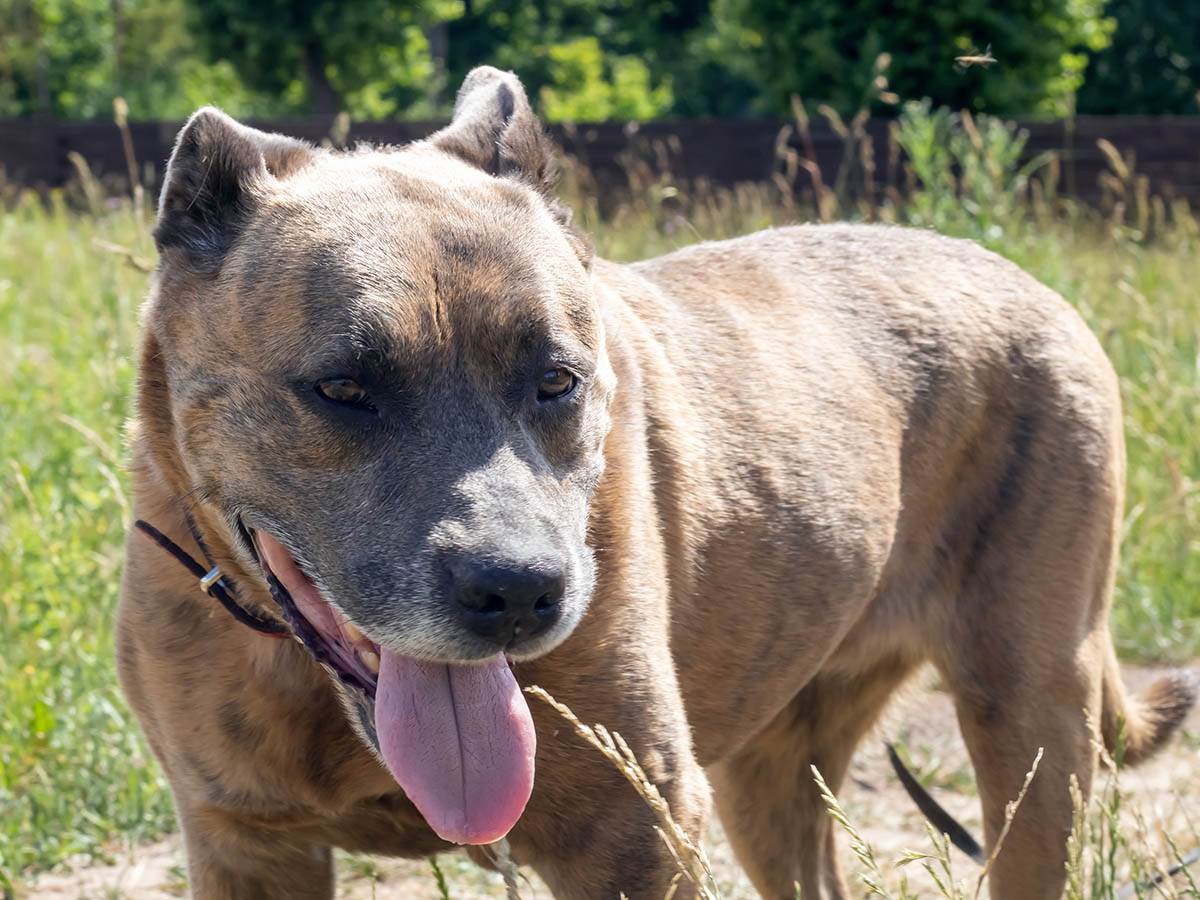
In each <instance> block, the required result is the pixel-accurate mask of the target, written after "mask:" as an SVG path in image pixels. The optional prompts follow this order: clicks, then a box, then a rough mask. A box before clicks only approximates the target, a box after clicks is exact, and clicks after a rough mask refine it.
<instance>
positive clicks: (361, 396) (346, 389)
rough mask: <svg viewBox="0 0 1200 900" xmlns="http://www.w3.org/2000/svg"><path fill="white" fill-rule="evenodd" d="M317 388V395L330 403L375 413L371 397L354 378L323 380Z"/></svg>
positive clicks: (318, 383)
mask: <svg viewBox="0 0 1200 900" xmlns="http://www.w3.org/2000/svg"><path fill="white" fill-rule="evenodd" d="M315 387H316V391H317V393H318V394H320V395H321V396H322V397H324V398H325V399H326V400H328V401H329V402H330V403H337V404H338V405H339V406H350V407H353V408H354V409H362V410H366V411H368V412H375V404H374V403H372V402H371V395H370V394H368V393H367V392H366V390H365V389H364V388H363V386H362V385H361V384H359V383H358V382H357V381H355V380H354V379H353V378H322V379H321V380H320V381H318V382H317V383H316V385H315Z"/></svg>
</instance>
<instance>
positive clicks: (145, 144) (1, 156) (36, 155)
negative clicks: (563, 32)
mask: <svg viewBox="0 0 1200 900" xmlns="http://www.w3.org/2000/svg"><path fill="white" fill-rule="evenodd" d="M179 124H180V123H178V122H135V123H132V124H131V126H130V133H131V137H132V139H133V144H134V151H135V154H136V156H137V159H138V161H139V164H140V165H141V166H142V168H143V177H145V174H146V173H148V174H149V175H150V176H151V177H152V178H153V179H157V178H158V177H160V176H161V174H162V171H163V168H164V166H165V164H166V160H167V157H168V156H169V155H170V152H171V145H172V142H173V141H174V137H175V133H176V132H177V131H178V129H179ZM250 124H253V125H255V126H256V127H259V128H264V129H267V130H270V131H278V132H281V133H283V134H290V135H294V136H296V137H302V138H307V139H309V140H312V141H320V140H322V139H324V138H326V137H327V136H328V133H329V129H330V122H329V121H328V120H326V119H314V118H290V119H274V120H270V121H256V122H251V123H250ZM440 124H441V123H438V122H386V121H385V122H359V123H354V124H353V126H352V128H351V131H350V135H349V140H350V141H351V142H357V141H367V142H371V143H383V144H405V143H408V142H410V141H413V140H416V139H419V138H421V137H424V136H425V135H427V134H429V133H430V132H432V131H433V130H435V129H436V128H437V127H438V126H439V125H440ZM785 124H786V123H783V122H778V121H762V120H740V121H739V120H734V121H725V120H710V119H695V120H681V121H662V122H644V123H640V124H637V125H624V124H621V123H602V124H592V125H576V126H556V127H554V128H552V129H551V131H552V133H553V136H554V138H555V139H556V140H557V141H558V143H559V144H560V145H561V146H562V147H563V149H564V150H565V152H566V153H567V154H569V155H570V156H572V157H575V158H577V159H578V160H580V161H581V162H582V163H583V164H584V165H585V166H586V167H587V168H588V169H589V170H590V171H591V172H592V174H593V176H594V177H595V178H596V180H597V182H598V183H599V184H600V185H601V186H603V187H605V188H619V187H621V186H623V185H625V184H626V183H627V172H626V166H627V162H628V159H629V158H630V155H631V154H633V155H634V156H636V157H637V158H638V159H641V160H643V161H644V162H645V163H646V164H648V165H649V166H650V167H651V169H655V168H657V167H658V165H659V164H660V162H663V161H665V162H666V165H667V166H668V168H669V169H670V174H671V176H672V177H676V178H681V179H689V180H690V179H701V178H703V179H707V180H708V181H710V182H713V183H716V184H722V185H734V184H737V183H739V182H747V181H765V180H767V179H769V178H770V177H771V174H772V172H773V171H775V170H776V169H777V168H778V161H777V159H776V153H775V149H776V141H777V138H778V136H779V133H780V129H781V128H783V127H784V126H785ZM1021 127H1023V128H1024V129H1025V130H1027V131H1028V132H1029V141H1028V144H1027V146H1026V157H1027V158H1032V157H1033V156H1035V155H1036V154H1038V153H1041V152H1043V151H1046V150H1054V151H1056V152H1057V153H1058V154H1059V155H1060V158H1061V159H1062V161H1063V165H1064V173H1063V178H1062V179H1061V187H1062V189H1063V190H1066V189H1068V188H1069V187H1070V186H1072V185H1073V186H1074V191H1075V193H1076V195H1077V196H1079V197H1080V198H1081V199H1084V200H1088V201H1095V200H1097V199H1098V198H1099V196H1100V188H1099V184H1098V177H1099V175H1100V173H1101V172H1104V171H1106V170H1107V169H1108V161H1107V159H1106V157H1105V155H1104V154H1103V153H1102V152H1101V151H1100V149H1099V148H1098V147H1097V145H1096V142H1097V140H1098V139H1100V138H1105V139H1107V140H1109V141H1111V142H1112V143H1113V144H1114V145H1115V146H1116V147H1117V148H1118V149H1119V150H1120V151H1121V152H1122V153H1123V154H1127V153H1130V152H1132V153H1133V154H1134V156H1135V159H1136V163H1135V168H1136V171H1137V172H1138V173H1139V174H1141V175H1145V176H1147V177H1148V178H1149V180H1150V184H1151V188H1152V190H1154V191H1156V192H1161V193H1166V194H1169V195H1176V196H1184V197H1188V198H1189V199H1191V200H1192V201H1200V149H1198V148H1200V117H1194V118H1189V117H1162V118H1156V117H1150V116H1114V117H1108V116H1083V117H1080V118H1078V119H1076V120H1075V121H1074V122H1073V123H1070V125H1068V123H1066V122H1061V121H1059V122H1045V121H1034V122H1025V123H1021ZM868 132H869V134H870V137H871V140H872V141H873V145H874V149H875V166H876V173H877V175H876V179H877V181H878V183H880V184H885V183H887V180H888V175H889V164H888V140H887V123H885V122H883V121H872V122H870V123H869V125H868ZM789 144H790V146H791V147H793V148H795V149H797V150H801V151H802V150H803V147H802V145H801V142H800V140H799V138H798V137H797V135H796V134H795V132H794V130H792V131H791V135H790V141H789ZM811 147H812V149H813V151H814V153H815V156H816V161H817V163H818V165H819V166H820V168H821V170H822V172H823V173H824V175H825V178H826V179H827V180H831V179H832V178H833V177H834V174H835V172H836V170H837V166H838V163H839V161H840V160H841V158H842V154H843V144H842V141H841V139H840V138H839V137H838V136H837V135H836V134H834V133H833V131H832V130H830V129H829V128H828V126H826V125H825V124H824V123H822V122H814V123H813V131H812V135H811ZM654 148H658V150H657V151H656V150H655V149H654ZM71 152H76V153H79V154H80V155H81V156H82V157H83V158H84V159H86V160H87V161H88V163H89V165H90V166H91V167H92V170H93V171H94V172H95V173H96V174H97V175H100V176H101V177H104V178H113V179H121V178H124V177H125V174H126V164H125V160H124V155H123V152H122V148H121V138H120V134H119V132H118V131H117V128H116V126H115V125H113V124H112V123H109V122H68V121H58V120H53V119H0V169H2V170H3V172H4V174H5V176H6V178H7V179H8V180H9V181H10V182H15V183H17V184H22V185H28V186H32V187H57V186H60V185H63V184H65V183H67V182H68V181H70V180H71V179H72V177H73V176H74V169H73V167H72V166H71V164H70V160H69V158H68V154H69V153H71ZM1067 169H1070V170H1072V171H1069V172H1068V171H1067ZM893 174H894V173H893ZM805 177H806V176H804V175H803V174H801V176H800V181H801V183H804V179H805Z"/></svg>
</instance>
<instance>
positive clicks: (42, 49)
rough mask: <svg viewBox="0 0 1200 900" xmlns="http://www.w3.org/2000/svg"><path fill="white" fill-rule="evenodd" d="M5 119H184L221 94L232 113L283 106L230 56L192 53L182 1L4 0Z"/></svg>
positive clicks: (0, 9) (0, 79) (0, 95)
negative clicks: (121, 100) (253, 86)
mask: <svg viewBox="0 0 1200 900" xmlns="http://www.w3.org/2000/svg"><path fill="white" fill-rule="evenodd" d="M0 22H3V23H4V27H3V29H0V116H20V115H30V114H34V113H50V114H54V115H58V116H64V117H68V118H95V117H107V116H109V115H111V114H112V101H113V98H114V97H116V96H124V97H125V99H126V101H127V102H128V103H129V108H130V114H131V115H132V116H133V117H134V118H155V117H162V118H183V117H184V116H186V115H187V114H188V113H190V112H191V111H192V110H194V109H195V108H196V107H197V106H200V105H202V104H204V103H211V102H216V101H218V100H219V101H220V103H221V104H222V105H223V106H224V107H225V108H226V109H229V110H230V111H231V112H233V113H235V114H244V113H250V112H258V113H260V114H263V113H271V112H276V111H279V109H280V106H279V104H278V103H277V102H275V101H273V100H271V99H269V98H265V97H256V96H254V95H253V94H252V93H251V92H249V91H247V90H245V89H244V88H243V87H242V84H241V81H240V79H239V77H238V75H237V72H236V71H235V69H234V67H233V65H232V64H230V63H229V62H228V61H218V62H215V63H209V62H206V61H204V60H203V59H201V58H200V57H199V56H198V55H197V53H196V52H195V50H194V48H193V44H192V37H191V35H190V33H189V31H188V28H187V24H186V21H185V9H184V0H125V2H111V0H0Z"/></svg>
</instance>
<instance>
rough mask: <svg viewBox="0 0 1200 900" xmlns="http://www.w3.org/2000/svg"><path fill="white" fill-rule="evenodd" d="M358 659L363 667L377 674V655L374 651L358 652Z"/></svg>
mask: <svg viewBox="0 0 1200 900" xmlns="http://www.w3.org/2000/svg"><path fill="white" fill-rule="evenodd" d="M358 658H359V659H361V660H362V661H363V665H364V666H366V667H367V668H368V669H370V670H371V671H372V672H374V673H375V674H376V675H378V674H379V654H378V653H376V652H375V651H374V650H359V651H358Z"/></svg>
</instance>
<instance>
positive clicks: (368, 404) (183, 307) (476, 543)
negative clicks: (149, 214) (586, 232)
mask: <svg viewBox="0 0 1200 900" xmlns="http://www.w3.org/2000/svg"><path fill="white" fill-rule="evenodd" d="M552 166H553V160H552V155H551V151H550V148H549V146H548V142H547V140H546V138H545V137H544V136H543V132H542V130H541V127H540V125H539V123H538V122H537V121H536V119H535V117H534V116H533V113H532V112H531V110H530V107H529V104H528V102H527V100H526V98H525V94H524V91H523V90H522V88H521V86H520V83H519V82H518V81H517V79H516V78H515V77H514V76H512V75H510V74H507V73H502V72H499V71H497V70H495V69H488V68H483V69H476V70H475V71H474V72H472V73H471V75H470V76H468V78H467V81H466V83H465V84H464V85H463V88H462V90H461V91H460V93H459V97H458V101H457V103H456V106H455V114H454V118H453V121H452V122H451V124H450V125H449V126H447V127H446V128H445V129H443V130H442V131H440V132H438V133H436V134H435V135H433V136H432V137H431V138H429V139H428V140H425V141H422V142H419V143H416V144H413V145H410V146H408V147H405V148H402V149H388V150H358V151H352V152H345V153H338V152H331V151H326V150H320V149H316V148H313V147H311V146H309V145H307V144H304V143H301V142H298V141H294V140H291V139H288V138H284V137H280V136H278V135H269V134H265V133H262V132H259V131H255V130H252V129H250V128H246V127H244V126H242V125H239V124H237V123H236V122H234V121H233V120H231V119H230V118H228V117H227V116H225V115H224V114H222V113H220V112H218V111H215V110H211V109H209V110H202V111H200V112H198V113H196V114H195V115H194V116H193V117H192V119H191V120H190V121H189V122H188V124H187V125H186V126H185V127H184V129H183V131H182V132H181V133H180V136H179V138H178V142H177V144H176V148H175V152H174V154H173V156H172V158H171V162H170V165H169V167H168V173H167V178H166V183H165V186H164V188H163V192H162V198H161V202H160V209H159V219H158V226H157V230H156V231H155V238H156V240H157V243H158V246H159V249H160V253H161V263H160V267H159V272H158V275H157V279H156V287H155V293H154V296H153V298H152V302H151V304H150V307H149V314H148V319H147V327H148V330H149V334H150V336H151V339H152V340H153V342H154V345H155V352H156V354H157V357H158V360H159V361H160V362H161V370H160V372H159V377H160V378H161V380H162V381H163V382H164V383H163V384H161V385H160V388H161V389H162V390H161V391H160V396H162V395H163V392H165V396H166V397H168V398H169V402H168V404H167V406H168V408H166V409H145V408H143V409H142V410H141V417H142V420H143V423H146V424H147V426H148V427H151V428H153V427H154V424H153V422H147V420H153V421H154V422H157V431H158V432H159V435H160V438H163V439H166V440H168V441H169V445H170V447H171V452H172V453H173V454H175V456H176V457H177V459H178V461H179V463H180V464H181V470H182V472H184V473H185V476H186V479H187V481H188V482H189V484H188V489H189V490H195V491H196V492H198V494H199V495H200V496H202V497H204V498H205V500H206V503H207V505H208V506H209V507H210V508H213V509H216V510H218V511H219V512H220V514H221V516H222V518H223V520H224V522H225V524H226V526H227V527H228V536H229V539H230V541H231V542H232V543H233V545H234V546H235V548H237V550H238V551H239V552H241V553H242V554H243V555H244V556H245V557H246V559H247V561H248V562H249V561H251V559H252V558H254V559H256V560H257V561H259V562H261V563H262V564H263V566H264V577H272V576H273V577H274V578H277V579H278V581H279V582H280V583H281V584H282V585H283V587H284V588H285V589H286V593H287V594H290V595H291V597H292V598H293V599H294V601H295V606H296V610H295V611H296V612H297V613H299V614H300V615H301V616H302V617H303V619H305V620H306V624H307V625H308V626H311V627H312V629H313V630H314V631H315V633H316V634H317V635H318V636H319V637H320V639H322V640H323V641H325V642H326V643H327V644H329V646H328V647H327V648H326V649H327V652H328V654H329V656H330V658H331V660H332V662H333V665H334V667H335V668H336V669H338V670H339V674H341V675H343V676H347V675H349V676H351V678H350V680H351V681H353V680H354V679H356V678H357V679H359V680H360V681H362V682H364V683H366V684H368V690H367V693H368V694H371V693H373V692H374V679H375V676H376V675H378V676H379V678H378V693H379V695H380V696H379V697H378V698H375V699H377V700H378V702H379V705H380V706H381V707H382V706H383V705H384V704H385V702H386V703H391V702H393V701H395V702H401V701H399V700H396V699H395V698H387V699H386V700H385V698H384V697H383V695H384V694H385V693H387V691H388V690H391V689H389V688H386V687H385V684H384V682H385V681H387V680H388V679H389V678H390V677H391V675H389V672H391V673H392V674H396V673H397V672H398V673H399V674H396V678H397V679H399V680H398V681H397V684H398V685H399V687H397V688H395V689H394V690H401V689H403V690H405V691H409V692H410V693H411V692H412V691H413V690H416V689H414V688H412V686H413V685H414V684H417V683H420V684H426V682H428V684H426V687H424V688H421V690H429V691H434V692H436V685H434V686H430V685H433V684H434V682H435V681H436V680H437V679H439V678H443V676H444V680H447V681H448V682H454V681H455V679H458V680H459V681H461V682H462V683H461V684H460V685H459V687H460V690H459V693H460V694H461V693H462V690H468V689H469V690H480V691H483V692H484V693H483V694H482V695H481V696H482V697H483V698H484V699H485V700H486V701H487V702H497V703H509V702H510V701H511V697H510V696H509V695H510V694H511V690H510V688H511V685H509V684H508V682H507V681H505V676H507V678H508V679H509V680H511V675H509V674H508V671H507V668H504V660H506V659H526V658H531V657H534V656H538V655H540V654H543V653H545V652H547V651H549V650H550V649H552V648H553V647H554V646H556V645H557V644H558V643H560V642H561V641H562V640H563V639H564V638H565V637H566V636H567V635H568V634H569V633H570V632H571V630H572V629H573V628H574V626H575V625H576V624H577V623H578V622H579V620H580V618H581V616H582V615H583V613H584V611H585V609H586V607H587V604H588V601H589V597H590V593H591V588H592V582H593V568H594V565H593V560H592V555H591V552H590V550H589V549H588V547H587V545H586V543H585V540H586V528H587V513H588V502H589V497H590V495H591V493H592V491H593V488H594V487H595V485H596V483H597V480H598V478H599V476H600V473H601V470H602V467H603V463H604V460H603V455H602V443H603V440H604V437H605V434H606V432H607V430H608V404H609V398H610V395H611V392H612V389H613V374H612V370H611V368H610V366H609V364H608V360H607V357H606V354H605V343H604V331H603V328H602V323H601V321H600V317H599V313H598V310H597V307H596V304H595V300H594V298H593V295H592V288H591V278H590V273H589V266H590V256H589V253H588V250H587V247H586V244H585V242H584V241H583V240H582V239H581V237H580V236H579V235H578V234H577V233H576V232H575V231H574V230H573V229H572V228H571V226H570V224H569V221H568V218H567V216H566V215H564V214H563V212H562V211H561V210H560V208H559V207H558V206H557V204H556V202H555V201H554V200H553V198H552V197H551V196H550V193H549V192H550V190H551V189H552V185H551V183H550V181H551V178H550V173H551V171H552ZM380 656H382V657H383V662H382V667H383V672H382V674H380V673H379V667H380ZM499 669H503V672H501V671H499ZM445 673H449V674H445ZM481 673H482V674H481ZM488 679H491V681H489V680H488ZM497 679H499V681H497ZM493 682H495V684H496V685H499V687H496V691H498V692H499V693H495V692H493V693H494V694H495V695H494V696H493V694H492V693H487V691H489V690H491V688H487V687H486V686H487V685H489V684H492V683H493ZM501 682H503V684H501ZM493 686H495V685H493ZM448 689H449V691H450V695H451V702H452V703H453V702H454V701H453V696H454V692H455V689H454V685H453V684H449V687H448ZM418 694H419V691H418V692H417V693H414V694H412V696H410V697H409V700H410V701H412V700H413V698H414V697H418ZM421 696H423V695H421ZM489 698H490V699H489ZM505 698H508V699H505ZM518 699H519V698H518ZM443 701H444V698H443V700H441V701H437V702H443ZM414 702H416V703H418V704H420V703H424V702H425V700H422V699H420V698H419V697H418V699H417V700H416V701H414ZM428 702H429V703H430V704H433V703H434V702H435V701H434V700H433V699H430V700H429V701H428ZM458 702H459V703H460V705H461V696H460V697H459V701H458ZM518 712H519V711H518ZM460 713H461V710H460ZM497 714H499V713H497ZM397 715H400V716H401V717H403V715H402V713H397ZM524 715H525V717H526V718H527V716H528V714H527V713H525V714H524ZM378 718H379V716H378V715H377V716H376V719H378ZM517 718H520V716H519V715H518V716H517ZM514 721H515V720H514ZM365 724H366V725H367V726H368V728H367V731H368V734H369V733H370V729H369V726H370V725H371V724H372V723H369V722H368V723H365ZM373 724H374V725H375V726H377V727H378V730H379V732H380V734H379V738H380V741H381V742H382V743H384V744H385V746H384V747H383V750H384V757H385V759H387V760H388V764H389V767H391V768H392V769H393V773H395V774H397V778H398V780H400V781H401V783H402V785H404V786H405V789H406V790H408V791H409V794H410V796H413V793H414V790H413V789H410V786H409V785H407V784H404V779H403V778H402V777H401V775H400V774H398V773H396V766H395V765H393V762H394V761H393V760H391V759H389V758H388V747H387V746H386V744H387V742H388V740H389V739H388V738H387V737H386V736H385V735H384V733H383V732H384V731H385V730H386V727H390V726H387V723H383V724H382V725H381V723H380V722H378V721H376V722H374V723H373ZM401 724H403V723H401ZM517 724H518V725H519V726H520V727H522V728H523V727H524V724H522V723H521V722H518V723H517ZM460 727H465V726H462V724H461V722H460ZM480 727H484V726H482V725H481V726H480ZM514 727H516V726H514ZM517 732H520V728H518V729H517ZM515 734H516V738H515V739H519V738H521V735H520V733H515ZM411 737H412V736H411V735H410V736H409V737H408V738H396V740H398V741H401V743H403V742H404V741H405V740H409V739H410V738H411ZM492 737H495V735H492ZM519 742H520V741H519V740H518V743H519ZM401 749H403V748H401ZM525 749H526V750H527V749H528V748H525ZM396 752H397V753H398V754H399V753H401V750H397V751H396ZM517 752H518V755H519V753H523V752H525V750H522V749H520V748H518V751H517ZM462 765H464V766H465V765H467V762H466V761H465V760H464V761H463V762H462ZM431 777H432V776H431ZM464 783H465V776H464ZM426 788H428V785H425V787H424V788H423V787H421V786H419V785H418V786H417V788H416V791H417V793H420V792H421V791H422V790H425V789H426ZM464 790H466V789H465V788H464ZM413 799H414V801H416V802H417V804H418V806H422V804H421V801H420V800H419V799H418V798H417V797H415V796H413ZM493 799H494V798H493ZM468 800H469V798H468V799H466V800H463V803H464V804H467V803H468ZM489 802H490V801H489ZM470 803H473V804H474V805H475V806H476V807H479V806H480V805H481V803H482V805H484V806H486V805H487V803H486V802H483V801H478V800H471V801H470ZM434 805H436V804H434ZM501 805H503V804H501ZM422 809H423V811H425V812H426V816H427V818H430V813H429V810H427V809H425V808H424V807H422ZM465 809H466V807H465V806H464V810H465ZM441 812H442V813H445V810H444V809H443V810H442V811H441ZM459 812H463V814H464V815H465V816H466V819H467V820H468V821H467V822H466V824H465V825H463V826H462V828H460V829H457V830H456V827H457V826H455V825H454V823H451V824H449V825H445V827H444V828H440V829H439V831H442V832H443V833H444V834H446V836H449V837H451V838H452V839H456V840H476V839H479V838H481V837H490V836H491V835H490V832H491V831H495V830H496V827H499V826H495V827H492V826H490V825H489V824H487V823H483V820H484V819H487V818H488V817H487V816H486V815H482V814H475V815H474V818H472V814H471V813H470V812H469V811H467V812H464V811H463V810H459ZM435 814H440V813H437V811H436V810H435ZM453 814H454V811H453V810H451V811H450V813H447V815H450V817H451V818H453ZM500 818H503V816H501V817H500ZM489 821H490V820H489ZM480 823H483V824H480ZM431 824H434V826H435V828H437V827H438V825H437V823H435V822H434V821H433V819H432V818H431ZM443 824H444V823H443ZM460 824H462V823H460ZM509 824H511V823H509ZM476 826H478V827H476ZM505 830H507V829H505Z"/></svg>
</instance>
